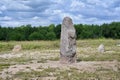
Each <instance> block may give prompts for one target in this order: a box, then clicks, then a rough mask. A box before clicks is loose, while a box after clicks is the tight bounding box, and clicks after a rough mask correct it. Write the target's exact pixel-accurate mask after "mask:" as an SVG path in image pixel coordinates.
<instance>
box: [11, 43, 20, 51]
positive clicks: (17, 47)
mask: <svg viewBox="0 0 120 80" xmlns="http://www.w3.org/2000/svg"><path fill="white" fill-rule="evenodd" d="M20 50H22V47H21V45H15V46H14V48H13V49H12V51H13V52H19V51H20Z"/></svg>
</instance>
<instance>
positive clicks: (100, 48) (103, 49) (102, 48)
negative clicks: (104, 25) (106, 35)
mask: <svg viewBox="0 0 120 80" xmlns="http://www.w3.org/2000/svg"><path fill="white" fill-rule="evenodd" d="M98 52H100V53H104V52H105V47H104V45H103V44H100V45H99V47H98Z"/></svg>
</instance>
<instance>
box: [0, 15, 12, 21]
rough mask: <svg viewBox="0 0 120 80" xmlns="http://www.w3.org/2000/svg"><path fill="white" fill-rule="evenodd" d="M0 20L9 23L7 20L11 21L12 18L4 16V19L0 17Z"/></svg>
mask: <svg viewBox="0 0 120 80" xmlns="http://www.w3.org/2000/svg"><path fill="white" fill-rule="evenodd" d="M0 20H5V21H9V20H12V18H11V17H9V16H4V17H0Z"/></svg>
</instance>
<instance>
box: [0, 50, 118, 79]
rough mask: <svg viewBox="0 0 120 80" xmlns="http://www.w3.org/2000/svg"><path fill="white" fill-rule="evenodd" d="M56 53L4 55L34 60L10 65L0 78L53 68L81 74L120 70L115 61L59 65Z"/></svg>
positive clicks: (48, 77) (57, 51)
mask: <svg viewBox="0 0 120 80" xmlns="http://www.w3.org/2000/svg"><path fill="white" fill-rule="evenodd" d="M48 53H49V54H48ZM56 53H59V50H49V51H47V50H46V51H43V52H39V51H34V52H31V51H26V52H20V53H17V54H15V53H8V54H2V55H0V58H4V59H11V58H27V59H32V60H31V61H28V62H26V63H25V64H19V62H18V63H16V64H14V65H10V66H9V67H8V68H5V69H3V70H2V71H1V75H0V77H1V78H2V79H3V80H6V79H7V78H9V79H10V78H12V79H13V76H14V75H15V74H17V73H18V72H31V71H43V70H44V69H48V68H53V69H56V68H59V69H60V70H70V69H71V68H74V69H76V70H77V71H78V72H79V73H84V72H90V73H94V72H96V71H97V70H100V69H104V70H112V71H115V72H117V71H119V68H120V62H119V61H117V60H114V61H78V62H76V63H73V64H61V63H59V54H56ZM82 56H86V55H84V54H82ZM55 59H57V60H55ZM40 60H41V61H40ZM44 60H45V62H44ZM51 74H53V73H51ZM68 75H69V74H68ZM12 79H11V80H12ZM41 79H42V80H56V79H57V78H56V77H54V76H52V77H50V76H46V77H42V78H40V80H41ZM14 80H22V79H19V78H15V79H14ZM27 80H29V79H27ZM31 80H38V79H37V78H34V79H32V78H31Z"/></svg>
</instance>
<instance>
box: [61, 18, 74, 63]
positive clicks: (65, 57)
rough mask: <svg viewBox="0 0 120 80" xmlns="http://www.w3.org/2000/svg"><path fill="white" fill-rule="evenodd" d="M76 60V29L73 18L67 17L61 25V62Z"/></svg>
mask: <svg viewBox="0 0 120 80" xmlns="http://www.w3.org/2000/svg"><path fill="white" fill-rule="evenodd" d="M75 62H76V31H75V28H74V26H73V22H72V19H71V18H69V17H65V18H64V19H63V22H62V26H61V39H60V63H75Z"/></svg>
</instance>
